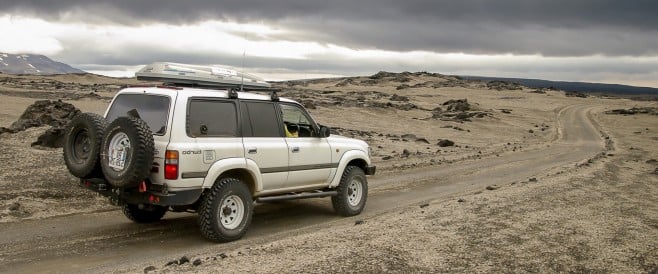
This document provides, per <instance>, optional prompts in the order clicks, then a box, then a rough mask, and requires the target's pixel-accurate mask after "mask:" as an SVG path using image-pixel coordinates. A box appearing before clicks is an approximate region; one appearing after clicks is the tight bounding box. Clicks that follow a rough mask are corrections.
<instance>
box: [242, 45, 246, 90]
mask: <svg viewBox="0 0 658 274" xmlns="http://www.w3.org/2000/svg"><path fill="white" fill-rule="evenodd" d="M246 51H247V50H245V49H243V50H242V72H240V76H242V77H241V79H240V91H244V89H243V87H244V56H245V52H246Z"/></svg>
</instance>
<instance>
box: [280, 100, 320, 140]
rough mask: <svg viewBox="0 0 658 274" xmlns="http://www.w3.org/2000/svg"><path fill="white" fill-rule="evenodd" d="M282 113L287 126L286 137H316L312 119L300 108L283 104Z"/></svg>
mask: <svg viewBox="0 0 658 274" xmlns="http://www.w3.org/2000/svg"><path fill="white" fill-rule="evenodd" d="M281 113H282V116H283V123H284V124H285V131H286V137H312V136H315V135H316V134H315V130H314V127H313V122H312V120H311V118H310V117H308V115H306V112H304V111H303V110H302V109H301V108H300V107H298V106H295V105H288V104H281Z"/></svg>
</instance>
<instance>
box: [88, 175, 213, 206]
mask: <svg viewBox="0 0 658 274" xmlns="http://www.w3.org/2000/svg"><path fill="white" fill-rule="evenodd" d="M146 185H147V187H146V189H145V190H142V191H140V190H139V188H130V189H123V188H114V187H112V186H110V185H109V184H108V183H107V182H106V181H105V180H104V179H81V180H80V186H81V187H83V188H86V189H89V190H91V191H94V192H96V193H98V194H100V195H103V196H105V197H108V198H110V201H111V202H112V203H114V204H116V205H122V204H125V203H128V204H152V205H162V206H178V205H191V204H193V203H195V202H196V201H197V200H198V199H199V197H201V193H202V192H203V190H202V189H201V188H199V189H189V190H182V191H168V190H167V189H166V188H162V187H161V186H159V185H152V184H148V183H147V184H146Z"/></svg>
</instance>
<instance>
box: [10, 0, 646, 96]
mask: <svg viewBox="0 0 658 274" xmlns="http://www.w3.org/2000/svg"><path fill="white" fill-rule="evenodd" d="M657 7H658V5H657V4H656V2H655V0H651V1H648V0H637V1H614V0H599V1H595V0H581V1H568V0H553V1H527V0H497V1H488V0H464V1H432V0H426V1H413V0H409V1H393V0H385V1H382V0H361V1H346V0H332V1H303V0H299V1H293V0H281V1H268V0H260V1H211V0H197V1H194V0H188V1H180V0H160V1H155V0H153V1H132V0H115V1H103V0H100V1H82V0H60V1H47V0H41V1H38V0H5V1H2V2H0V27H2V29H3V30H4V29H8V30H9V31H6V32H5V33H4V36H5V37H4V38H7V39H2V40H4V41H2V40H0V51H3V50H4V51H21V50H22V51H29V52H36V53H44V54H49V55H51V56H53V57H55V58H57V59H59V60H62V61H64V62H68V63H71V64H74V65H78V66H79V67H82V68H83V69H84V68H87V69H93V70H95V71H102V68H103V67H106V68H108V69H112V70H117V69H118V68H120V67H121V66H123V67H126V68H133V67H134V66H138V65H142V64H145V63H150V62H153V61H163V60H166V61H174V62H185V63H198V64H209V63H221V64H226V65H230V66H235V67H246V68H251V69H254V70H260V71H267V70H269V71H278V72H281V73H285V72H289V73H291V74H295V75H302V74H311V75H324V74H330V75H331V74H335V75H351V74H363V73H374V72H376V71H378V70H392V71H402V70H415V71H418V70H428V71H438V72H444V73H452V74H458V73H459V74H486V75H495V76H513V77H534V78H548V79H556V80H589V81H618V82H624V81H626V82H628V83H632V82H635V83H641V84H643V85H654V86H658V82H657V80H656V74H657V71H656V68H657V67H658V20H655V15H656V12H658V10H657ZM243 53H246V55H247V58H245V59H243V58H242V54H243Z"/></svg>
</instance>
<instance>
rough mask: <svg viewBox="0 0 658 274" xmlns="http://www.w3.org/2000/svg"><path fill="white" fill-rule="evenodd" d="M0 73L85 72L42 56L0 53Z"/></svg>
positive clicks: (44, 73) (43, 73)
mask: <svg viewBox="0 0 658 274" xmlns="http://www.w3.org/2000/svg"><path fill="white" fill-rule="evenodd" d="M0 73H7V74H42V75H46V74H67V73H86V72H84V71H82V70H79V69H76V68H74V67H71V66H69V65H67V64H64V63H61V62H57V61H53V60H52V59H50V58H48V57H46V56H44V55H39V54H9V53H0Z"/></svg>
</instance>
